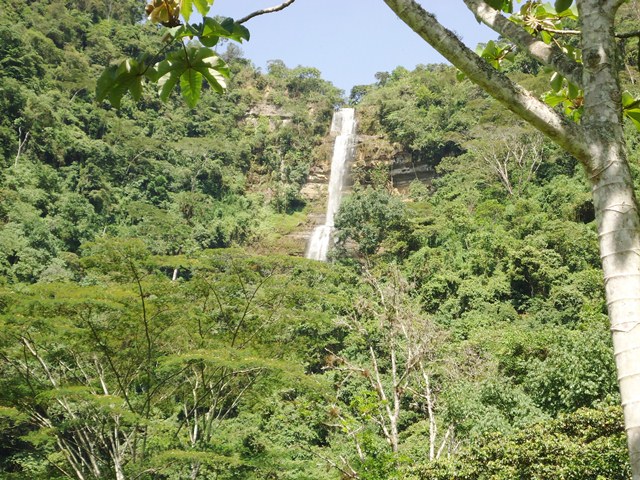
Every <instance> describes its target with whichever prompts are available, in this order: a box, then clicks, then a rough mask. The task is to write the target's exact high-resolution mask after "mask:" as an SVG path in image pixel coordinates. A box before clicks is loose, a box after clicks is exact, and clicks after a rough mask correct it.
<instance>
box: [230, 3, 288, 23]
mask: <svg viewBox="0 0 640 480" xmlns="http://www.w3.org/2000/svg"><path fill="white" fill-rule="evenodd" d="M295 1H296V0H287V1H286V2H283V3H281V4H280V5H276V6H275V7H269V8H263V9H262V10H256V11H255V12H253V13H250V14H249V15H247V16H245V17H242V18H241V19H240V20H237V21H236V23H245V22H248V21H249V20H251V19H252V18H253V17H257V16H259V15H265V14H267V13H273V12H279V11H280V10H284V9H285V8H287V7H288V6H289V5H291V4H292V3H293V2H295Z"/></svg>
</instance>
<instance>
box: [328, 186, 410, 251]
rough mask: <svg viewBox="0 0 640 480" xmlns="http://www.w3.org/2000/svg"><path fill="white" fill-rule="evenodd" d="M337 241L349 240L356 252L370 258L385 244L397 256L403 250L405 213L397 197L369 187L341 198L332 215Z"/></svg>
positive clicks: (405, 240)
mask: <svg viewBox="0 0 640 480" xmlns="http://www.w3.org/2000/svg"><path fill="white" fill-rule="evenodd" d="M335 222H336V228H337V229H338V241H339V242H341V243H342V244H345V242H348V241H353V242H355V243H356V245H357V248H358V252H359V253H360V254H362V255H371V254H374V253H376V252H378V250H379V249H380V247H381V246H382V245H383V244H385V242H386V245H388V247H389V248H390V249H391V250H392V251H393V252H394V253H398V252H400V251H402V250H403V249H406V248H407V247H406V245H407V243H406V242H407V239H406V236H405V235H406V231H407V226H408V225H407V213H406V211H405V209H404V205H403V203H402V202H401V201H400V199H399V198H397V197H394V196H392V195H389V194H388V193H386V192H384V191H380V190H374V189H371V188H365V189H362V190H357V191H355V192H354V193H353V194H352V195H350V196H348V197H347V198H345V199H344V201H343V202H342V204H341V206H340V211H339V212H338V215H337V216H336V221H335Z"/></svg>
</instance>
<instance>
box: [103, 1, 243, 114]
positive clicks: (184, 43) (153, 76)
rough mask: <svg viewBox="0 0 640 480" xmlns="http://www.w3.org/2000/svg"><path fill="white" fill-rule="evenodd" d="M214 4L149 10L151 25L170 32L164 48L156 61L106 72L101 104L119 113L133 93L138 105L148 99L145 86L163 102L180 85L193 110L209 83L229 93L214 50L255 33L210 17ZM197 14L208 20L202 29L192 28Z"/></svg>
mask: <svg viewBox="0 0 640 480" xmlns="http://www.w3.org/2000/svg"><path fill="white" fill-rule="evenodd" d="M212 4H213V0H153V1H152V2H151V3H149V4H148V5H147V7H146V12H147V15H148V19H149V21H150V22H153V23H157V24H160V25H162V26H164V27H166V28H167V31H166V34H165V35H164V37H163V40H164V45H163V46H162V48H161V49H160V51H159V52H158V53H157V54H156V55H142V56H140V57H138V58H135V59H133V58H128V59H126V60H124V61H122V62H121V63H119V64H116V65H111V66H109V67H108V68H106V69H105V70H104V72H103V73H102V75H100V78H99V79H98V83H97V87H96V99H97V100H98V101H99V102H100V101H103V100H108V101H109V102H110V103H111V104H112V105H113V106H115V107H116V108H119V107H120V103H121V101H122V98H123V97H124V95H126V94H127V93H130V94H131V96H132V97H133V99H134V100H136V101H137V100H139V99H140V97H141V96H142V90H143V83H144V82H145V81H150V82H152V83H156V84H157V85H158V93H159V94H160V98H161V99H162V100H163V101H166V100H167V99H168V98H169V95H170V94H171V92H172V91H173V89H174V88H175V87H176V86H177V85H179V87H180V92H181V93H182V97H183V98H184V100H185V101H186V103H187V104H188V105H189V106H190V107H192V108H193V107H195V105H196V104H197V102H198V100H199V98H200V92H201V91H202V87H203V81H204V80H206V81H207V83H208V84H209V86H210V87H211V88H212V89H213V90H215V91H216V92H219V93H222V92H223V91H224V90H225V89H226V87H227V79H228V78H229V69H228V67H227V65H226V63H225V62H224V60H222V59H221V58H220V57H219V56H218V54H217V53H216V52H215V51H214V50H213V49H212V48H213V47H215V46H216V45H217V44H218V42H219V41H220V39H227V40H233V41H236V42H242V41H243V40H249V30H247V28H246V27H244V26H243V25H242V24H241V23H240V22H236V21H234V20H233V19H231V18H224V19H219V18H212V17H207V16H205V15H206V14H207V13H208V12H209V9H210V8H211V5H212ZM194 8H195V10H197V11H198V13H199V14H200V15H202V21H201V22H200V23H190V20H191V17H192V15H193V13H194Z"/></svg>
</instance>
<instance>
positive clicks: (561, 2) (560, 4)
mask: <svg viewBox="0 0 640 480" xmlns="http://www.w3.org/2000/svg"><path fill="white" fill-rule="evenodd" d="M572 3H573V0H556V1H555V4H554V6H555V8H556V12H558V13H560V12H564V11H565V10H568V9H569V7H571V4H572Z"/></svg>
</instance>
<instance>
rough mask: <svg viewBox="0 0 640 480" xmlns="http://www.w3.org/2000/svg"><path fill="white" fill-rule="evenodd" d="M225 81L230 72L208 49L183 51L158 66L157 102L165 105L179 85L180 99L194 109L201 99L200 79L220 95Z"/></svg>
mask: <svg viewBox="0 0 640 480" xmlns="http://www.w3.org/2000/svg"><path fill="white" fill-rule="evenodd" d="M228 77H229V69H228V67H227V65H226V64H225V62H224V61H223V60H222V59H221V58H220V57H218V55H217V54H216V52H214V51H213V50H211V49H210V48H203V47H197V46H189V47H185V48H184V50H182V51H179V52H175V53H173V54H171V55H170V56H169V57H168V58H167V59H166V60H164V61H163V62H161V63H160V64H159V65H158V87H159V90H160V98H161V99H162V100H164V101H166V100H167V98H169V95H170V94H171V92H172V90H173V89H174V88H175V86H176V85H177V84H178V82H180V89H181V91H182V96H183V97H184V99H185V100H186V102H187V104H188V105H189V106H190V107H192V108H193V107H195V106H196V104H197V103H198V100H199V99H200V92H201V90H202V80H203V78H205V79H206V80H207V82H208V83H209V85H211V88H213V89H214V90H215V91H217V92H223V91H224V89H225V88H226V78H228Z"/></svg>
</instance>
